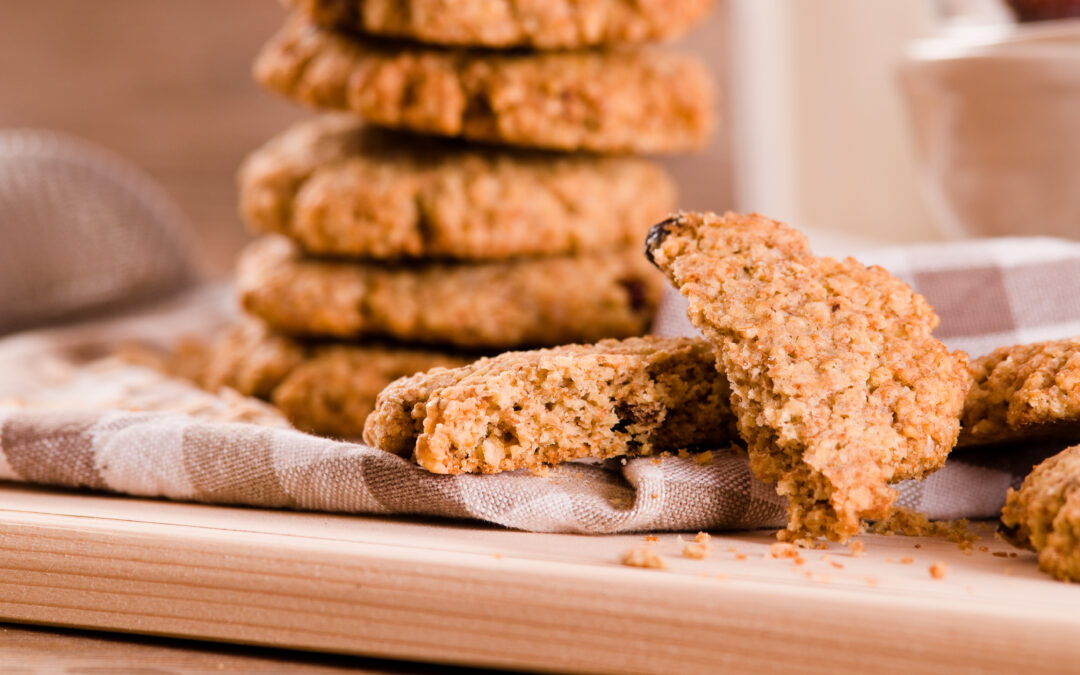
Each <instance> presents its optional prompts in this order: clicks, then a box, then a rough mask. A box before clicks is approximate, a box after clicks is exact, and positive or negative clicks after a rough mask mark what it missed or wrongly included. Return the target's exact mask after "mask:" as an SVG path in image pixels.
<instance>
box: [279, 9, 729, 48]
mask: <svg viewBox="0 0 1080 675" xmlns="http://www.w3.org/2000/svg"><path fill="white" fill-rule="evenodd" d="M288 3H289V4H290V5H292V6H293V7H294V8H296V9H297V10H299V11H300V12H302V13H304V14H306V15H307V16H308V17H310V18H311V20H312V21H314V22H316V23H318V24H320V25H323V26H327V27H330V28H339V29H342V30H350V31H355V32H359V33H370V34H373V35H383V36H387V37H398V38H407V39H411V40H416V41H418V42H427V43H433V44H443V45H461V46H482V47H530V48H534V49H574V48H580V47H590V46H613V45H620V44H629V43H639V42H651V41H657V40H667V39H670V38H674V37H677V36H679V35H681V34H683V33H684V32H686V30H687V29H688V28H690V26H692V25H694V24H695V23H697V22H698V21H700V20H701V19H702V18H703V17H704V16H705V14H706V12H708V11H709V8H710V7H711V6H712V4H713V3H712V0H645V1H644V2H642V0H586V1H584V2H583V1H581V0H544V1H542V2H529V1H523V0H494V1H493V2H476V0H404V2H402V1H401V0H288Z"/></svg>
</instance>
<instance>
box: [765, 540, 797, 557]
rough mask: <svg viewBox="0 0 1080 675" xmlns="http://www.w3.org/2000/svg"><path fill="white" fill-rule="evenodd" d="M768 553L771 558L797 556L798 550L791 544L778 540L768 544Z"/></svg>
mask: <svg viewBox="0 0 1080 675" xmlns="http://www.w3.org/2000/svg"><path fill="white" fill-rule="evenodd" d="M769 555H770V556H772V557H773V558H798V557H799V550H798V549H797V548H795V546H794V545H793V544H788V543H785V542H782V541H778V542H776V543H775V544H772V545H771V546H769Z"/></svg>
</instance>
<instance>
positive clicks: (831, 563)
mask: <svg viewBox="0 0 1080 675" xmlns="http://www.w3.org/2000/svg"><path fill="white" fill-rule="evenodd" d="M829 564H830V565H832V566H833V567H835V568H836V569H838V570H842V569H844V565H843V564H842V563H838V562H836V561H835V560H830V561H829Z"/></svg>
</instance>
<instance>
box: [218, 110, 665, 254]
mask: <svg viewBox="0 0 1080 675" xmlns="http://www.w3.org/2000/svg"><path fill="white" fill-rule="evenodd" d="M239 183H240V204H241V212H242V213H243V215H244V218H245V220H247V222H248V223H249V225H250V226H251V227H252V228H253V229H255V230H257V231H260V232H275V233H279V234H284V235H286V236H288V237H289V238H291V239H293V240H294V241H295V242H296V243H297V244H298V245H299V246H300V247H301V248H303V249H304V250H305V251H306V252H308V253H313V254H318V255H331V256H339V257H359V258H370V259H382V260H393V259H400V258H446V259H457V260H499V259H505V258H511V257H516V256H536V255H569V254H576V253H583V252H591V251H601V250H606V249H610V248H613V247H623V246H630V245H637V243H638V242H639V241H641V239H642V238H643V237H644V236H645V232H646V231H647V230H648V228H649V226H650V225H651V224H652V223H654V222H656V221H657V220H659V219H661V218H663V217H664V216H665V215H667V214H668V213H670V212H671V210H672V209H673V208H674V205H675V187H674V184H673V182H672V181H671V179H670V178H669V177H668V175H667V174H666V173H665V172H664V170H663V169H661V168H660V167H658V166H657V165H655V164H653V163H652V162H648V161H645V160H641V159H636V158H602V157H589V156H582V155H576V156H563V155H558V154H551V153H541V152H523V151H499V150H493V149H475V147H474V146H473V147H468V146H464V144H461V143H458V142H453V141H446V140H440V139H434V138H425V137H417V136H410V135H407V134H398V133H393V132H389V131H386V130H380V129H375V128H371V127H369V126H366V125H364V124H363V123H360V122H357V121H355V120H354V119H351V118H349V117H346V116H344V115H341V116H338V115H324V116H321V117H317V118H315V119H312V120H308V121H306V122H301V123H299V124H297V125H295V126H294V127H293V128H291V129H289V130H288V131H286V132H285V133H283V134H282V135H280V136H278V137H277V138H275V139H273V140H272V141H270V142H269V143H267V144H266V145H265V146H264V147H263V148H261V149H259V150H257V151H256V152H254V153H253V154H252V155H251V156H250V157H249V158H248V160H247V161H246V162H245V164H244V166H243V168H242V169H241V171H240V179H239Z"/></svg>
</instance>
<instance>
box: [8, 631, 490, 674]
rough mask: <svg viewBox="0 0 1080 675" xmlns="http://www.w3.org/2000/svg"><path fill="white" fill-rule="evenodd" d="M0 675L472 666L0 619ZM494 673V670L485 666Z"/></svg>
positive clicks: (445, 670)
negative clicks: (164, 636) (441, 664)
mask: <svg viewBox="0 0 1080 675" xmlns="http://www.w3.org/2000/svg"><path fill="white" fill-rule="evenodd" d="M0 664H2V666H0V672H3V673H4V674H5V675H23V674H25V675H44V674H46V673H67V674H70V675H91V674H97V673H100V674H101V675H105V674H107V673H108V674H113V675H198V674H202V673H256V672H257V673H265V674H266V675H276V674H278V673H290V674H294V673H295V674H296V675H330V674H331V673H358V674H363V675H413V674H419V673H432V674H434V675H460V674H463V673H467V672H476V669H474V668H468V669H466V668H460V667H453V666H435V665H432V664H418V663H406V662H401V661H385V660H379V659H369V658H364V657H361V656H347V655H338V654H318V653H311V652H300V651H293V650H287V649H273V648H267V647H249V646H243V645H229V644H218V643H212V642H200V641H197V640H176V639H169V638H156V637H145V636H140V635H130V634H121V633H101V632H94V631H87V630H76V629H70V628H52V627H45V626H25V625H17V624H0ZM485 672H490V673H497V672H499V671H485Z"/></svg>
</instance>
